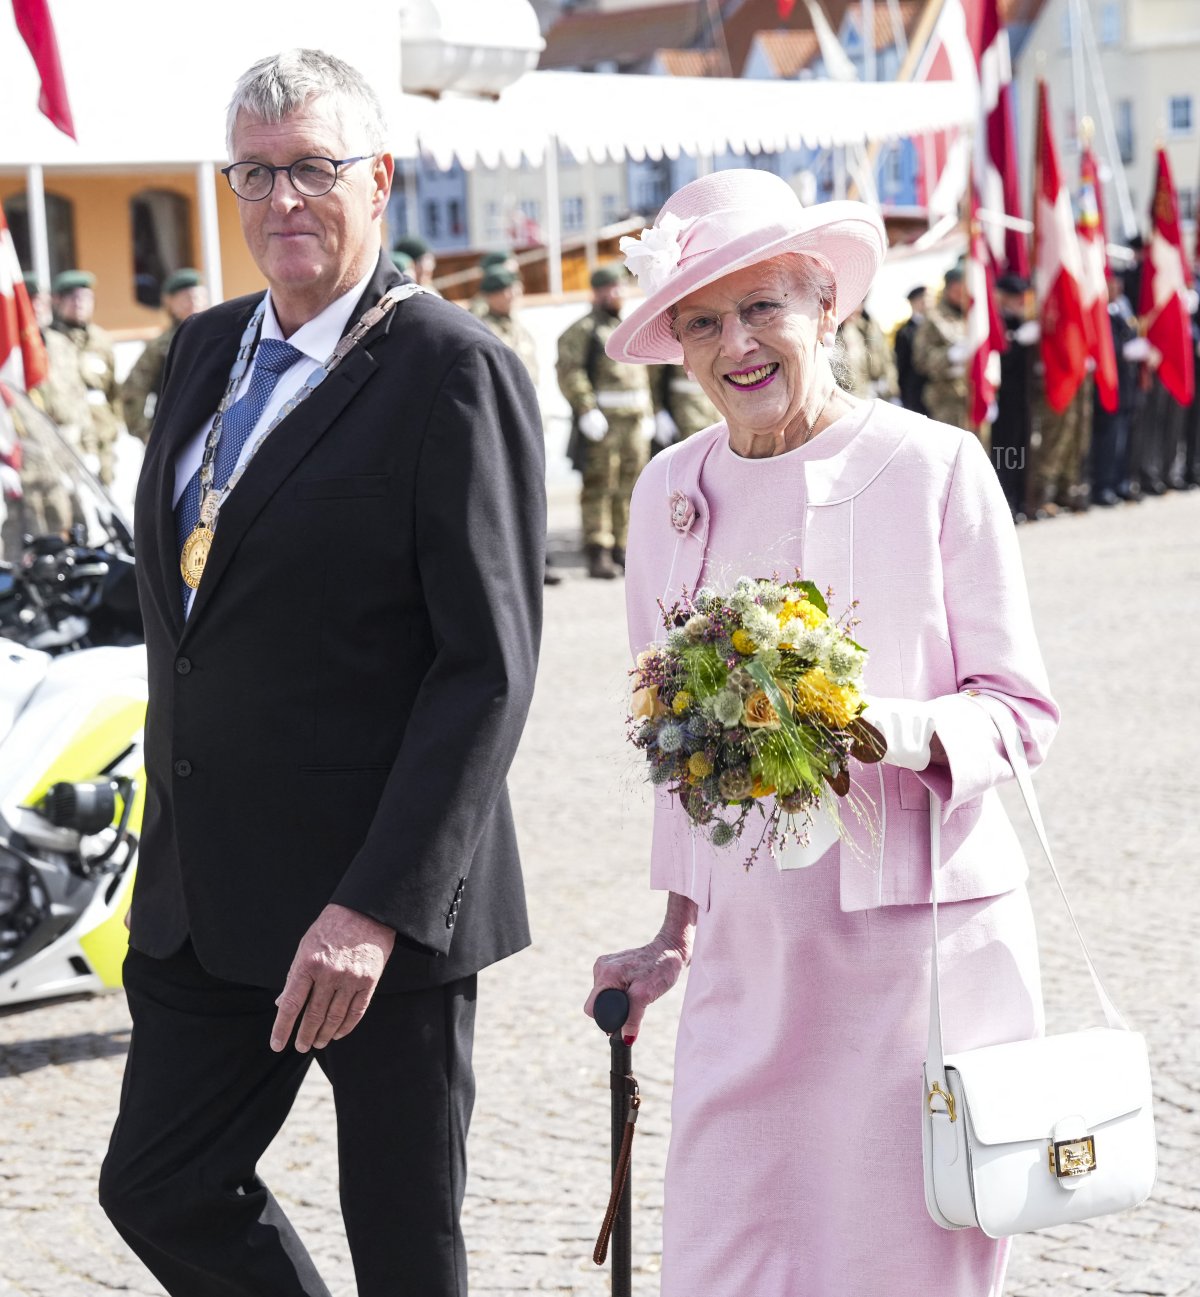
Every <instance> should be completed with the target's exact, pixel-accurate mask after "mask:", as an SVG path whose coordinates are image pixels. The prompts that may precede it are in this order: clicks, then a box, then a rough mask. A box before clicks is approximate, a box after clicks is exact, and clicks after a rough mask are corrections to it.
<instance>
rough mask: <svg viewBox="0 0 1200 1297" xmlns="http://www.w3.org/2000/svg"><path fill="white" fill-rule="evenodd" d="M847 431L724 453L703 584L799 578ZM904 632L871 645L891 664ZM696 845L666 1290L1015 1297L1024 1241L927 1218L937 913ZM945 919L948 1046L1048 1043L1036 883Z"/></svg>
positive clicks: (715, 483) (669, 1184) (710, 496)
mask: <svg viewBox="0 0 1200 1297" xmlns="http://www.w3.org/2000/svg"><path fill="white" fill-rule="evenodd" d="M869 408H870V407H864V408H863V409H862V410H860V411H856V412H855V413H853V414H851V415H848V416H847V420H851V421H862V420H865V418H866V415H867V411H868V410H869ZM839 422H840V423H844V422H845V421H844V420H843V421H839ZM830 432H833V433H834V436H835V437H840V436H842V435H844V434H845V433H847V432H851V433H852V432H853V429H848V428H842V427H839V425H834V426H833V427H832V428H831V429H829V430H827V431H826V432H825V433H822V434H821V437H818V438H816V439H814V441H813V442H810V443H809V444H808V445H806V446H803V447H801V448H800V449H798V450H795V451H792V452H790V453H789V454H787V455H783V456H776V457H774V458H772V459H769V460H745V459H741V458H739V457H738V456H736V455H734V454H733V453H732V452H731V451H730V450H729V448H728V445H727V444H721V445H718V446H716V447H715V449H714V450H713V452H712V453H711V454H710V455H709V456H708V458H707V460H706V461H705V464H704V468H703V475H702V479H701V488H702V491H703V495H704V497H705V499H706V500H707V502H708V505H709V508H710V511H711V521H710V531H709V534H708V540H707V546H706V554H705V563H704V571H703V580H704V582H705V583H706V584H710V585H713V586H716V587H719V588H726V587H727V586H728V585H730V584H732V582H733V581H735V580H736V579H737V578H738V577H739V576H743V575H746V576H769V575H771V574H772V573H778V574H779V575H780V576H783V577H790V576H791V575H793V572H794V569H795V568H796V567H797V565H798V564H799V563H800V562H801V557H802V554H803V551H804V535H803V527H804V522H803V520H804V518H805V509H804V507H803V500H804V491H805V471H804V462H805V459H806V458H808V457H810V456H812V455H814V454H818V453H822V448H821V447H820V445H819V443H820V442H821V439H822V438H828V437H829V434H830ZM832 440H833V439H832V438H830V441H832ZM828 444H829V442H827V443H826V445H828ZM805 575H806V576H811V577H812V578H813V579H815V580H817V581H818V583H820V581H821V574H820V573H805ZM831 611H832V612H834V613H835V614H836V613H838V612H840V611H841V609H840V607H839V605H838V601H837V592H836V591H835V592H834V600H833V604H832V606H831ZM898 642H899V641H898V639H897V638H896V637H895V636H891V637H889V636H883V635H881V636H879V644H878V645H872V644H870V643H869V644H867V646H866V647H867V648H868V650H870V651H871V652H872V654H873V655H875V656H874V660H875V661H876V663H877V665H878V663H879V659H880V657H882V656H885V655H886V654H887V653H888V652H889V646H890V645H892V644H896V643H898ZM867 687H868V689H869V688H870V667H868V677H867ZM677 813H679V814H680V815H681V816H682V813H681V812H677ZM680 831H681V832H684V833H686V832H687V830H686V828H684V827H683V825H682V824H681V826H680ZM697 849H698V850H700V851H707V853H709V855H710V856H711V860H710V861H709V862H706V863H707V865H708V869H707V872H708V873H709V876H710V878H711V883H710V887H709V893H708V907H707V909H706V908H704V906H701V907H700V913H699V921H698V927H697V934H696V945H695V951H694V955H693V959H692V965H691V971H690V974H689V977H688V984H687V991H686V997H685V1001H684V1007H683V1012H682V1017H681V1020H680V1026H679V1036H678V1041H677V1046H676V1059H675V1085H674V1095H673V1100H672V1111H671V1145H670V1152H669V1156H668V1161H667V1177H666V1200H665V1213H664V1222H663V1269H662V1289H661V1291H662V1294H663V1297H892V1295H893V1294H895V1295H896V1297H900V1295H901V1294H903V1295H905V1297H908V1295H914V1297H915V1295H916V1294H920V1297H999V1294H1000V1292H1001V1288H1002V1285H1003V1278H1004V1268H1005V1264H1006V1262H1007V1255H1008V1248H1007V1245H1006V1244H998V1243H995V1242H993V1241H992V1240H990V1239H988V1238H986V1237H985V1236H984V1235H983V1234H981V1233H980V1232H979V1231H977V1230H959V1231H953V1232H952V1231H948V1230H943V1229H941V1228H939V1227H938V1226H937V1225H935V1224H934V1223H933V1222H932V1220H931V1219H930V1218H929V1216H928V1214H927V1212H926V1209H925V1203H924V1196H923V1189H922V1185H923V1179H922V1170H921V1127H920V1110H919V1103H920V1093H921V1089H920V1075H921V1064H922V1061H923V1059H924V1055H925V1042H926V1034H927V1030H928V1006H929V955H930V937H931V930H930V913H929V907H928V906H926V905H883V906H881V907H878V908H872V909H865V910H852V911H844V910H843V909H842V906H841V904H840V902H839V881H838V861H837V857H838V850H837V848H831V849H830V851H828V852H827V853H826V854H825V855H824V856H823V857H822V858H821V859H820V860H819V861H818V862H817V863H816V864H814V865H812V866H811V867H809V868H807V869H797V870H787V871H783V872H781V871H780V870H779V869H778V868H777V866H776V865H775V864H774V862H772V861H771V859H770V858H769V857H766V858H763V859H760V860H759V862H758V863H756V864H755V866H754V867H753V868H752V869H750V870H749V871H747V870H745V869H743V868H741V865H740V862H741V860H742V859H743V858H744V854H745V853H744V850H743V847H742V844H741V843H734V844H733V845H732V846H731V847H729V848H727V849H723V850H719V849H717V848H713V847H711V846H710V845H709V844H708V843H707V842H706V841H705V840H704V839H702V838H701V839H699V845H698V847H697ZM703 863H705V862H702V864H703ZM941 921H942V944H941V963H942V987H943V1016H944V1022H945V1031H946V1047H947V1049H949V1050H953V1049H966V1048H971V1047H972V1046H975V1045H982V1044H988V1043H994V1042H996V1041H1000V1040H1015V1039H1020V1038H1024V1037H1028V1036H1031V1035H1034V1034H1036V1033H1038V1032H1039V1031H1040V1030H1041V1027H1042V1016H1041V1014H1042V1010H1041V989H1040V982H1039V976H1038V961H1037V946H1036V938H1035V934H1034V928H1033V919H1032V915H1031V912H1030V908H1029V903H1028V898H1027V896H1026V893H1025V889H1024V887H1023V886H1020V887H1018V888H1016V889H1015V890H1010V891H1005V892H1003V893H1002V894H1000V895H997V896H990V897H985V898H983V899H975V900H962V901H958V902H956V903H954V904H950V905H946V906H944V907H943V910H942V920H941Z"/></svg>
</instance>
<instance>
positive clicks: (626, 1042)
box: [621, 1036, 637, 1045]
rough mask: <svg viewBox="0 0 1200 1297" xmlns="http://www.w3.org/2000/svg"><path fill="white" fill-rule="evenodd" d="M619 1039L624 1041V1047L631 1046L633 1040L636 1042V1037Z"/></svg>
mask: <svg viewBox="0 0 1200 1297" xmlns="http://www.w3.org/2000/svg"><path fill="white" fill-rule="evenodd" d="M621 1039H622V1040H623V1041H624V1043H625V1044H626V1045H632V1044H633V1042H634V1041H635V1040H637V1037H636V1036H622V1037H621Z"/></svg>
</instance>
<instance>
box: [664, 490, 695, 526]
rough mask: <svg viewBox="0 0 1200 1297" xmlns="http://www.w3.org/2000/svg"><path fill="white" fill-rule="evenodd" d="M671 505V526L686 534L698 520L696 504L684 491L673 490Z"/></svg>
mask: <svg viewBox="0 0 1200 1297" xmlns="http://www.w3.org/2000/svg"><path fill="white" fill-rule="evenodd" d="M669 506H670V510H671V526H672V527H674V528H675V530H676V531H677V532H679V533H680V534H681V535H684V536H686V535H687V533H688V532H689V531H691V529H692V523H694V522H695V521H696V506H695V505H694V504H693V503H692V502H691V500H690V499H689V498H688V496H687V495H686V493H685V492H683V491H672V493H671V498H670V501H669Z"/></svg>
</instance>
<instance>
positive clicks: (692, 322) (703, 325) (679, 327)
mask: <svg viewBox="0 0 1200 1297" xmlns="http://www.w3.org/2000/svg"><path fill="white" fill-rule="evenodd" d="M787 301H788V299H787V294H786V293H785V294H784V295H783V296H782V297H767V296H764V295H763V294H762V293H749V294H747V296H745V297H743V298H742V300H741V301H740V302H738V304H737V305H736V306H735V307H734V308H733V313H734V314H736V315H737V317H738V319H739V320H741V322H742V327H743V328H745V329H747V330H748V331H749V332H751V333H757V332H758V331H759V330H760V329H765V328H766V327H767V325H768V324H770V323H772V321H774V320H775V319H776V318H777V317H778V316H779V314H780V312H781V311H782V310H783V309H784V307H785V306H787ZM724 322H725V317H724V315H718V314H716V313H715V312H713V311H692V312H684V313H683V314H681V315H677V316H676V317H675V319H673V320H672V321H671V332H672V333H673V334H674V335H675V337H676V339H677V340H678V341H679V342H712V341H713V339H714V338H719V337H720V336H721V330H722V328H723V327H724Z"/></svg>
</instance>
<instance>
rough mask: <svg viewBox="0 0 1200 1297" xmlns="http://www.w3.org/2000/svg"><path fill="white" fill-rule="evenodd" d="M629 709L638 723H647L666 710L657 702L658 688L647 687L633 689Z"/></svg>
mask: <svg viewBox="0 0 1200 1297" xmlns="http://www.w3.org/2000/svg"><path fill="white" fill-rule="evenodd" d="M629 709H630V711H631V712H632V713H633V715H634V717H635V718H636V719H637V720H639V721H648V720H650V719H652V718H653V717H655V716H660V715H661V714H662V713H663V712H665V711H666V708H665V707H664V706H663V705H662V703H660V702H659V701H658V686H657V685H647V686H646V687H645V688H644V689H635V690H634V691H633V697H632V698H631V699H630V700H629Z"/></svg>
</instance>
